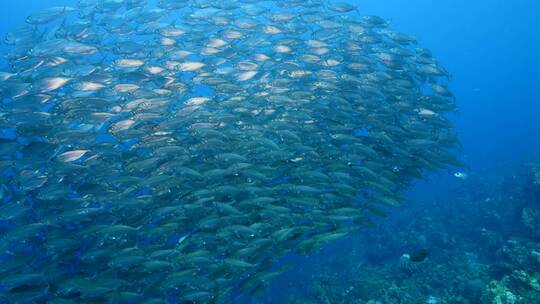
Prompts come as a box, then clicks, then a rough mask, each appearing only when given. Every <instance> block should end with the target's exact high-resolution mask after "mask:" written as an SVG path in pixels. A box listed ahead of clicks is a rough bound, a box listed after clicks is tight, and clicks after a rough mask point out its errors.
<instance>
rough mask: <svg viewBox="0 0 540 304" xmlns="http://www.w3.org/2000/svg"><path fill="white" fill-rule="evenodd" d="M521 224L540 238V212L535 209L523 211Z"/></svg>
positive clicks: (524, 209)
mask: <svg viewBox="0 0 540 304" xmlns="http://www.w3.org/2000/svg"><path fill="white" fill-rule="evenodd" d="M521 222H522V223H523V225H525V227H527V228H528V229H529V232H531V233H533V234H534V235H535V236H537V237H538V236H540V210H538V209H533V208H523V210H522V211H521Z"/></svg>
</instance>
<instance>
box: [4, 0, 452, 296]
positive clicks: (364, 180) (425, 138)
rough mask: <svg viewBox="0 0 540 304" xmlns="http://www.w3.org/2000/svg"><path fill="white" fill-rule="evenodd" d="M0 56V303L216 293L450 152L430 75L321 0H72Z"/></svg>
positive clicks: (409, 50)
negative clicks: (3, 63)
mask: <svg viewBox="0 0 540 304" xmlns="http://www.w3.org/2000/svg"><path fill="white" fill-rule="evenodd" d="M26 22H27V23H28V25H27V26H25V27H23V28H21V29H18V30H14V31H12V32H10V33H9V34H8V35H7V37H6V38H5V43H7V44H9V45H11V46H12V47H11V48H10V51H9V53H8V54H7V55H6V56H5V57H6V60H7V62H8V64H9V66H8V67H7V68H5V69H4V71H3V72H0V95H1V98H2V102H1V103H0V130H1V131H0V132H1V134H0V172H1V174H2V175H1V184H0V201H1V204H0V248H1V250H0V295H1V299H2V300H1V301H5V302H6V303H227V302H229V301H230V299H231V294H238V293H243V294H256V293H257V292H258V291H260V290H263V289H264V288H265V287H267V286H268V284H269V283H270V282H271V281H272V279H273V278H275V277H276V276H278V275H279V274H280V273H281V272H283V271H284V270H285V269H286V267H285V266H280V265H281V264H282V263H280V262H279V261H280V260H281V259H282V258H283V257H284V256H285V255H286V254H287V253H291V252H296V253H309V252H313V251H315V250H318V249H319V248H321V247H322V246H324V245H325V244H327V243H329V242H331V241H333V240H336V239H338V238H341V237H342V236H344V235H346V234H347V233H349V232H350V231H352V230H355V229H358V228H359V227H362V226H365V225H367V224H369V218H370V217H371V216H373V215H376V216H384V215H385V213H384V212H385V211H384V209H385V208H386V207H387V206H396V205H398V204H399V203H400V201H402V200H403V196H402V192H403V190H404V189H406V188H407V187H408V185H409V184H410V182H411V181H412V180H414V179H417V178H422V176H423V174H424V172H425V171H426V170H437V169H440V168H445V167H447V166H452V165H459V162H458V161H457V160H456V159H455V158H454V156H453V154H452V150H453V149H454V148H455V147H456V146H457V145H458V141H457V139H456V137H455V136H454V133H453V131H452V126H451V124H450V122H449V120H448V119H447V118H446V117H445V113H446V112H448V111H453V110H455V103H454V100H453V97H452V95H451V93H450V92H449V91H448V89H447V87H446V86H445V84H444V82H445V81H446V79H447V78H448V75H447V73H446V72H445V70H444V69H443V68H441V67H440V66H439V65H438V64H437V62H436V61H435V60H434V59H433V58H432V56H431V54H430V52H429V51H428V50H426V49H422V48H417V47H416V42H415V39H413V38H411V37H409V36H407V35H404V34H401V33H398V32H395V31H392V30H391V29H389V27H388V25H387V23H386V22H385V21H384V20H382V19H381V18H379V17H375V16H364V17H362V16H359V13H358V11H357V9H356V7H354V6H351V5H349V4H346V3H341V2H331V1H326V0H277V1H258V0H231V1H218V0H158V1H155V2H154V1H152V2H148V3H147V1H146V0H81V1H79V2H78V4H76V5H74V6H73V7H52V8H49V9H46V10H44V11H41V12H36V13H33V14H31V15H30V16H28V18H27V20H26Z"/></svg>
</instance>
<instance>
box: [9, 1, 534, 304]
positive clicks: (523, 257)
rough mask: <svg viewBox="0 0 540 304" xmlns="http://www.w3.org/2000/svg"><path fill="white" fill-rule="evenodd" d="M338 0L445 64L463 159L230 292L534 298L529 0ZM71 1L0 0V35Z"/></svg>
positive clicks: (334, 299) (358, 299) (310, 299)
mask: <svg viewBox="0 0 540 304" xmlns="http://www.w3.org/2000/svg"><path fill="white" fill-rule="evenodd" d="M348 3H351V4H354V5H357V6H358V7H359V12H360V14H361V15H376V16H380V17H382V18H383V19H385V20H387V21H389V23H390V25H391V27H392V28H393V29H395V30H397V31H400V32H403V33H406V34H408V35H411V36H413V37H415V38H416V39H417V40H418V43H419V45H421V46H422V47H425V48H428V49H430V50H431V51H432V53H433V55H434V57H435V58H436V59H437V60H438V62H439V63H440V64H441V65H442V66H444V67H445V69H446V70H447V71H448V72H449V73H450V75H451V77H450V80H449V81H448V83H449V88H450V90H451V91H452V93H453V95H454V96H455V100H456V102H457V105H458V111H457V112H456V113H451V114H450V117H451V120H452V122H453V123H454V129H455V131H456V133H457V136H458V138H459V139H460V141H461V143H462V146H461V147H459V148H458V149H457V152H456V154H457V157H458V158H459V159H460V160H462V161H463V163H464V164H465V166H464V168H457V169H456V170H457V171H456V170H454V169H451V170H450V169H448V170H446V169H444V170H441V171H437V172H434V173H430V174H429V175H428V176H427V177H426V178H425V180H421V181H415V184H414V187H413V188H412V189H410V190H409V191H408V195H407V196H408V199H407V203H405V204H404V205H403V206H400V207H398V208H395V209H393V210H390V211H389V214H388V217H387V218H383V219H379V220H377V221H376V222H375V225H374V227H369V228H366V229H365V230H361V231H357V232H355V233H354V234H353V235H351V236H347V237H345V238H343V239H340V240H338V241H336V242H334V243H332V244H329V245H327V246H326V247H325V248H323V249H322V251H321V252H317V253H312V254H309V255H306V256H302V255H297V254H290V255H289V256H287V257H285V262H289V261H292V262H293V265H294V266H293V267H291V268H290V269H289V270H288V271H286V272H285V273H284V274H282V275H280V276H279V277H278V278H277V279H275V281H274V282H272V283H271V284H270V286H269V287H268V288H267V289H266V290H264V291H262V292H260V293H258V294H256V295H255V296H246V295H242V294H237V295H233V300H231V301H232V303H276V304H277V303H369V304H376V303H377V304H379V303H380V304H386V303H388V304H390V303H429V304H435V303H464V304H465V303H501V304H503V303H508V304H510V303H531V304H534V303H540V103H539V102H540V101H539V96H540V76H539V75H540V73H539V71H540V31H539V29H540V2H538V1H534V0H518V1H504V0H478V1H465V0H452V1H450V0H444V1H429V0H410V1H402V0H365V1H348ZM74 4H75V1H68V0H64V1H61V0H40V1H36V0H18V1H7V0H3V1H1V2H0V7H1V9H0V37H4V36H5V35H6V33H7V32H8V31H9V30H11V29H14V28H17V27H19V26H21V25H23V23H24V20H25V18H26V17H27V16H28V15H29V14H30V13H31V12H35V11H39V10H41V9H45V8H48V7H52V6H57V5H74ZM8 50H9V47H8V46H6V45H4V44H2V45H0V53H2V54H3V53H5V52H7V51H8ZM4 64H5V62H4V61H1V64H0V66H3V65H4ZM456 173H462V174H465V176H464V178H460V177H456ZM424 251H425V253H426V254H425V255H426V256H425V257H421V258H418V261H411V256H414V255H416V254H420V255H422V253H424ZM282 262H283V261H282ZM6 303H9V302H6Z"/></svg>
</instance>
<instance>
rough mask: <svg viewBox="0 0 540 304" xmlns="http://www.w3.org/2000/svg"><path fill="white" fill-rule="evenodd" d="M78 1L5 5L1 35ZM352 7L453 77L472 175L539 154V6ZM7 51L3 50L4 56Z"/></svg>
mask: <svg viewBox="0 0 540 304" xmlns="http://www.w3.org/2000/svg"><path fill="white" fill-rule="evenodd" d="M73 2H74V1H67V0H43V1H36V0H18V1H16V2H14V3H11V1H10V3H9V4H8V3H7V1H3V2H2V3H1V4H0V7H1V9H0V36H1V37H3V36H4V35H5V33H6V32H7V30H9V29H13V28H16V27H18V26H20V25H22V24H23V22H24V19H25V17H26V16H27V15H28V14H29V13H30V12H33V11H36V10H39V9H42V8H47V7H50V6H54V5H61V4H72V3H73ZM349 2H351V3H353V2H354V3H355V4H357V5H358V6H359V7H360V12H361V13H362V14H370V15H379V16H381V17H383V18H384V19H386V20H389V21H390V23H391V26H392V28H393V29H396V30H398V31H401V32H404V33H407V34H410V35H412V36H414V37H416V38H417V39H418V41H419V45H420V46H422V47H426V48H428V49H430V50H431V51H432V52H433V54H434V57H435V58H437V59H438V60H439V61H440V63H441V64H442V65H443V66H444V67H445V68H446V69H447V70H448V71H449V72H450V73H451V75H452V78H451V81H450V88H451V90H452V92H453V94H454V95H455V96H456V100H457V103H458V105H459V113H456V114H455V115H453V117H452V120H453V121H454V124H455V128H456V130H457V133H458V136H459V138H460V139H461V141H462V143H463V148H462V149H461V150H460V151H458V153H459V156H460V158H461V159H462V160H463V161H464V162H465V164H466V165H467V167H466V168H465V169H464V171H465V172H467V173H469V174H470V175H473V176H474V175H500V174H504V173H507V172H511V171H512V170H513V168H515V167H516V166H518V165H519V164H520V163H523V162H524V161H526V160H527V159H529V158H530V157H531V156H533V155H534V154H535V153H537V151H540V98H539V96H540V73H539V71H540V31H539V29H540V2H539V1H536V0H517V1H506V0H477V1H466V0H441V1H432V0H409V1H403V0H365V1H349ZM5 50H6V47H5V46H4V45H2V46H0V52H3V51H5ZM535 151H536V152H535ZM452 173H453V172H438V173H436V174H434V175H433V176H432V177H431V179H430V181H429V182H428V183H426V182H419V183H418V186H417V187H416V188H415V190H414V191H412V197H414V198H425V197H431V196H434V195H437V194H439V193H441V192H443V191H445V190H446V189H448V188H451V187H453V186H455V185H456V184H457V183H462V182H463V181H461V180H456V179H455V178H454V177H453V176H452ZM465 182H466V181H465ZM423 206H424V207H425V208H429V207H430V205H429V204H425V205H423ZM312 266H313V265H312ZM315 268H316V267H315ZM276 299H283V298H280V297H276ZM279 301H280V300H275V303H280V302H279Z"/></svg>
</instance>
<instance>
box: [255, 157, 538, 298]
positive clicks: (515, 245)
mask: <svg viewBox="0 0 540 304" xmlns="http://www.w3.org/2000/svg"><path fill="white" fill-rule="evenodd" d="M392 218H394V219H396V220H394V219H392ZM389 220H392V222H391V223H380V224H379V225H377V227H375V228H371V229H368V231H367V232H366V231H362V232H359V233H357V234H356V235H354V236H352V237H350V238H348V239H346V240H343V241H341V242H339V244H334V245H333V246H332V247H331V248H327V249H325V250H324V251H323V252H322V253H320V254H317V255H316V256H312V257H309V258H308V260H309V261H308V262H306V263H305V266H304V267H303V268H302V267H301V268H300V270H297V271H296V273H295V274H292V275H291V277H296V279H294V280H291V279H290V277H288V278H282V283H281V284H287V285H288V286H287V289H290V290H292V291H287V292H286V294H287V295H286V296H285V295H284V292H283V291H284V289H283V286H280V287H279V290H280V291H281V292H279V290H278V288H273V290H272V288H271V289H270V291H268V292H265V294H263V295H260V296H259V300H260V301H261V302H266V303H276V302H275V301H276V297H277V298H279V296H276V295H277V294H279V293H281V294H282V295H283V296H282V298H283V299H281V300H280V301H287V302H288V303H294V304H304V303H323V304H327V303H328V304H330V303H331V304H339V303H344V304H354V303H369V304H394V303H396V304H397V303H429V304H435V303H456V304H460V303H461V304H467V303H471V304H472V303H482V304H487V303H490V304H491V303H496V304H511V303H516V304H518V303H523V304H535V303H540V162H531V163H527V164H524V165H523V166H522V167H521V168H519V169H517V170H515V172H513V173H512V174H509V175H506V176H502V177H494V176H489V177H482V176H472V177H470V178H469V179H467V180H465V181H463V182H461V183H460V184H459V186H457V187H455V188H453V189H452V190H451V191H449V192H448V193H444V194H442V195H440V197H439V198H438V199H435V200H430V201H428V202H418V203H415V204H413V205H412V206H406V207H404V208H401V209H400V210H399V211H398V212H396V214H392V216H391V217H390V219H389ZM419 248H425V249H427V250H428V253H429V255H428V257H427V258H426V259H425V260H424V261H422V262H417V263H415V262H411V261H409V260H407V259H405V258H403V257H402V254H407V253H409V254H410V253H411V252H413V251H414V250H418V249H419ZM314 265H316V266H314ZM314 268H316V269H314ZM278 285H279V284H278ZM257 302H259V301H257ZM282 303H285V302H282Z"/></svg>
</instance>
